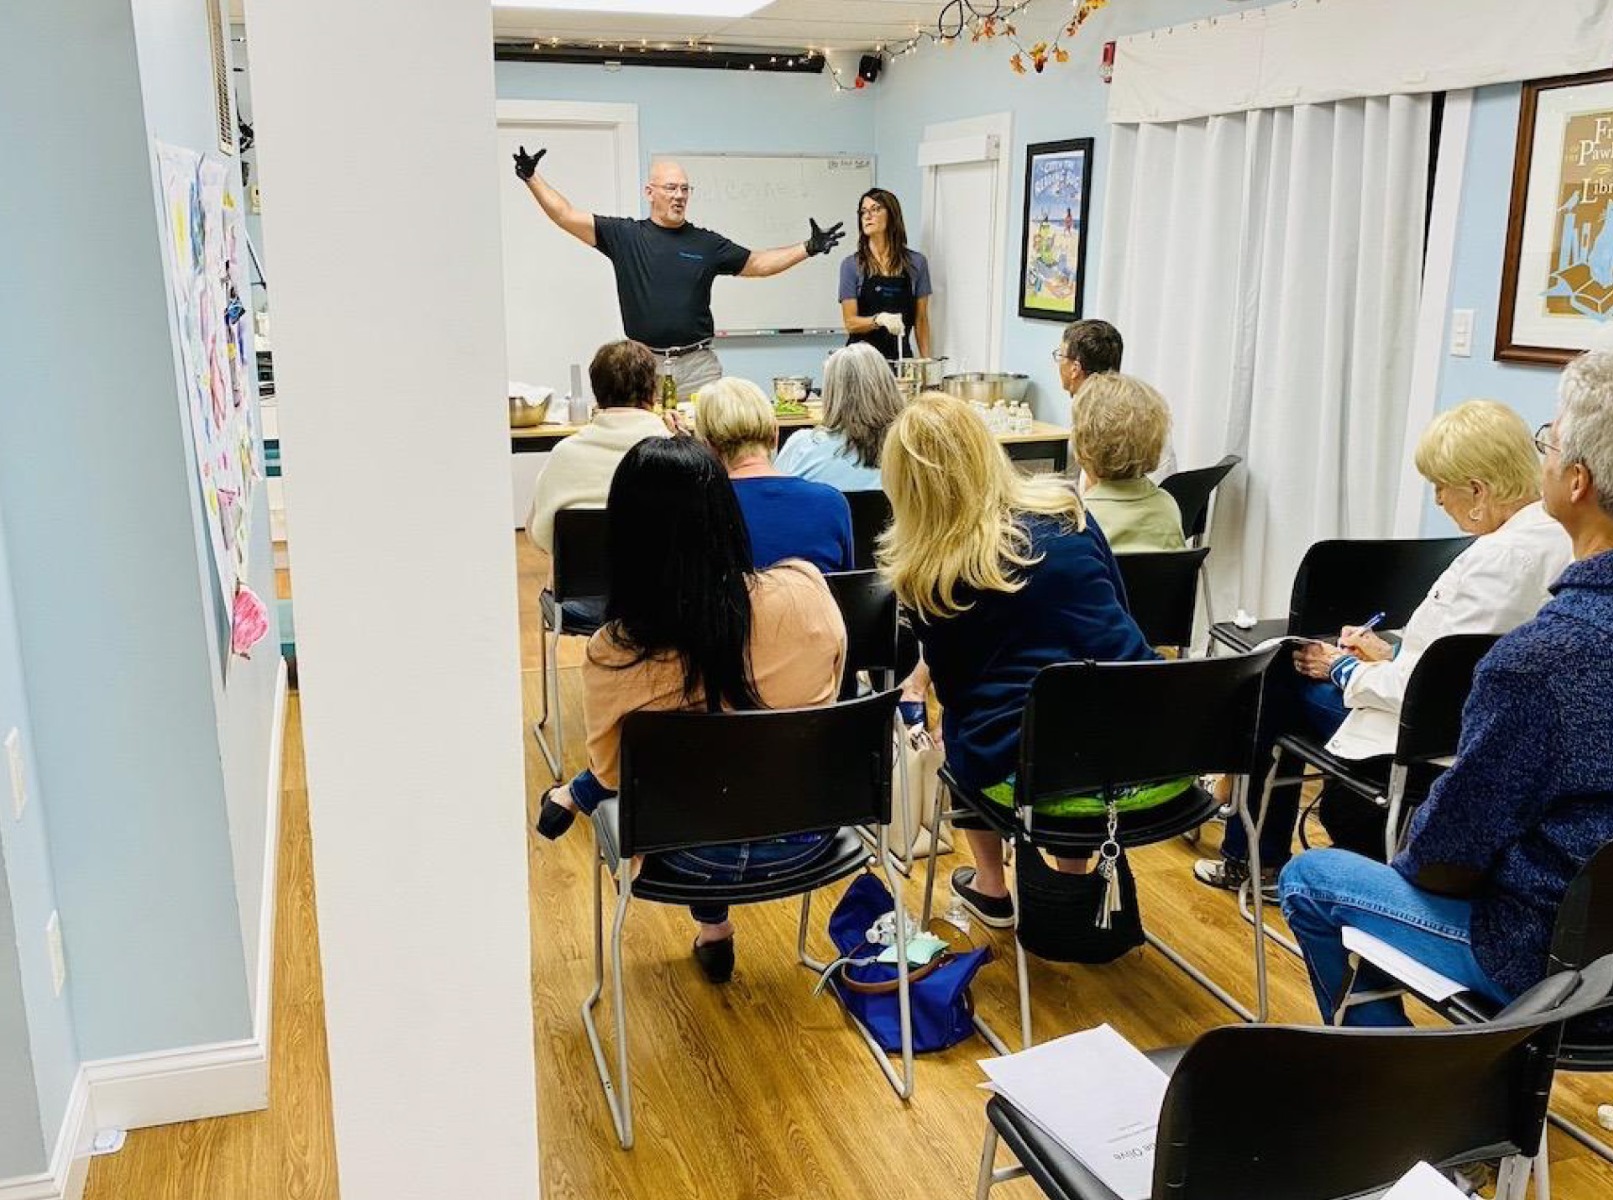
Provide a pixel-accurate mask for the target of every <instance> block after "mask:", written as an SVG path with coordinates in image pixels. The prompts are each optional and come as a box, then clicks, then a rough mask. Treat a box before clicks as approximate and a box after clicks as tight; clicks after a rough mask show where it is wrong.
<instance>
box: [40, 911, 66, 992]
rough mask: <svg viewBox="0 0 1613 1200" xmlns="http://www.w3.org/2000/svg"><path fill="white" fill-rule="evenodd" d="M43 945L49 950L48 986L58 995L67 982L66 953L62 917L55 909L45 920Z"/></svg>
mask: <svg viewBox="0 0 1613 1200" xmlns="http://www.w3.org/2000/svg"><path fill="white" fill-rule="evenodd" d="M45 946H46V948H47V949H48V950H49V951H50V986H51V987H53V988H54V989H56V994H57V995H58V996H60V995H61V994H62V988H63V987H65V986H66V984H67V955H66V954H65V953H64V952H63V951H62V918H61V915H60V914H58V913H57V912H56V910H55V909H52V910H51V914H50V920H48V921H46V922H45Z"/></svg>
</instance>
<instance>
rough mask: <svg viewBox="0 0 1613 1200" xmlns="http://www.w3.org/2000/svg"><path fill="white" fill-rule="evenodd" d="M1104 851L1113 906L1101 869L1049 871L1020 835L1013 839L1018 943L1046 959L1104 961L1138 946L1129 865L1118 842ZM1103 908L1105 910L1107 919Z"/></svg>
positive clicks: (1138, 923) (1139, 918)
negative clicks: (1115, 892)
mask: <svg viewBox="0 0 1613 1200" xmlns="http://www.w3.org/2000/svg"><path fill="white" fill-rule="evenodd" d="M1109 854H1110V861H1112V863H1113V865H1114V872H1115V879H1116V882H1117V883H1118V897H1119V907H1118V908H1115V907H1112V901H1111V896H1110V882H1109V878H1108V876H1106V875H1105V874H1103V873H1102V872H1101V871H1099V870H1093V871H1090V872H1088V873H1087V874H1085V875H1069V874H1066V873H1065V872H1063V871H1058V870H1055V869H1054V868H1053V867H1052V866H1051V865H1050V864H1049V863H1048V862H1047V860H1045V859H1044V858H1043V857H1042V854H1041V851H1039V850H1038V849H1037V848H1036V847H1035V846H1034V845H1032V844H1031V843H1030V842H1029V841H1028V840H1027V839H1026V838H1025V837H1024V836H1023V835H1020V836H1016V837H1015V839H1014V875H1015V879H1016V881H1017V882H1018V885H1019V925H1018V930H1017V932H1018V937H1019V942H1020V945H1022V946H1024V947H1025V949H1027V950H1029V951H1030V952H1031V953H1032V954H1034V955H1036V957H1037V958H1045V959H1047V960H1048V961H1049V962H1071V963H1107V962H1113V961H1114V960H1115V959H1117V958H1119V957H1120V956H1121V955H1122V954H1125V953H1126V952H1127V951H1128V950H1133V949H1136V948H1137V947H1138V946H1141V945H1142V944H1143V922H1142V912H1141V910H1140V909H1139V908H1138V906H1137V880H1136V877H1135V876H1134V875H1133V874H1132V873H1131V863H1130V862H1129V861H1127V859H1126V852H1125V851H1124V850H1121V849H1120V848H1119V847H1118V846H1115V847H1114V851H1112V852H1109ZM1105 908H1109V913H1108V920H1107V922H1105V921H1104V920H1103V910H1104V909H1105Z"/></svg>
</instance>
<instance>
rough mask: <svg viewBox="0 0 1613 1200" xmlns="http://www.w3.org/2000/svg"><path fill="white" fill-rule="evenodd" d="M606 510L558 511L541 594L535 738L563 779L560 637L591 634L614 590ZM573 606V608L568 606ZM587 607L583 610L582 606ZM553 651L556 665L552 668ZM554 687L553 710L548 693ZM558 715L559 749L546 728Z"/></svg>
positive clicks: (556, 734)
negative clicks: (539, 708) (548, 576)
mask: <svg viewBox="0 0 1613 1200" xmlns="http://www.w3.org/2000/svg"><path fill="white" fill-rule="evenodd" d="M605 530H606V522H605V510H604V509H602V508H562V509H561V510H560V511H559V512H557V513H555V515H554V555H553V561H552V563H551V568H552V576H553V582H552V584H551V586H550V587H547V588H545V589H544V590H543V593H542V594H541V595H540V596H539V597H538V606H539V608H541V609H542V612H543V628H542V630H540V631H539V635H538V646H539V649H540V650H542V657H541V658H540V659H539V664H540V670H541V672H542V687H543V715H542V716H540V717H539V718H538V719H537V720H536V721H534V722H533V723H532V736H533V737H535V738H537V740H538V749H539V750H542V751H543V757H544V758H545V759H547V760H548V762H549V771H550V773H551V774H552V775H553V776H554V778H555V782H557V783H558V782H559V781H560V780H561V779H562V778H563V776H564V771H565V757H566V732H565V728H564V725H563V721H562V716H561V708H562V706H561V703H560V663H559V655H560V639H561V638H562V637H564V636H568V635H570V636H575V637H590V636H592V635H593V633H594V631H595V630H596V629H598V628H599V625H600V618H601V615H602V614H603V612H604V608H605V593H606V592H607V591H609V590H610V559H609V557H608V556H607V553H606V546H605ZM567 605H571V606H572V607H571V609H570V610H569V611H568V610H567V608H566V606H567ZM579 609H581V610H582V611H581V612H579V611H578V610H579ZM551 655H553V656H554V658H555V666H554V669H553V670H550V667H549V658H550V656H551ZM551 686H552V687H553V689H554V700H553V707H552V708H551V704H550V699H549V691H550V688H551ZM551 711H552V712H553V713H554V747H553V749H551V748H550V746H549V740H548V739H547V738H546V737H545V736H544V733H543V730H544V726H546V725H547V724H548V723H549V714H550V712H551Z"/></svg>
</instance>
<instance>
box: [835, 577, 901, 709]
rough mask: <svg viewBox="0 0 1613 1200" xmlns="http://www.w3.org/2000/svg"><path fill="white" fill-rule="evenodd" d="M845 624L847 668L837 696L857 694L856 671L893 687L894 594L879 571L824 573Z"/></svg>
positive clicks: (894, 665) (843, 698) (895, 628)
mask: <svg viewBox="0 0 1613 1200" xmlns="http://www.w3.org/2000/svg"><path fill="white" fill-rule="evenodd" d="M823 578H824V580H825V582H827V583H828V585H829V590H830V591H831V592H832V593H834V598H835V603H836V604H837V605H839V606H840V616H841V618H842V619H843V620H844V621H845V623H846V667H845V674H844V677H843V679H842V682H841V685H840V698H841V699H842V700H849V699H851V698H852V697H853V696H855V695H856V694H857V673H858V672H859V671H867V672H868V673H869V675H870V676H877V677H878V678H879V679H880V680H881V681H882V682H881V684H880V685H879V686H882V687H886V688H889V687H894V686H895V684H896V682H897V680H896V678H895V676H896V635H897V607H896V593H895V592H893V591H892V590H891V585H890V584H889V582H887V581H886V579H885V578H884V576H882V575H881V574H880V573H879V572H878V571H862V570H858V571H835V572H833V573H831V574H828V575H825V576H824V577H823Z"/></svg>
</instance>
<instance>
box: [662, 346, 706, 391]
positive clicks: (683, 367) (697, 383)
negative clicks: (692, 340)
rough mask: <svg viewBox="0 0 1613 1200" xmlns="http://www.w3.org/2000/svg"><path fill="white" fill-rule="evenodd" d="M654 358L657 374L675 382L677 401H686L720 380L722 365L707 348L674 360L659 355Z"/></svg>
mask: <svg viewBox="0 0 1613 1200" xmlns="http://www.w3.org/2000/svg"><path fill="white" fill-rule="evenodd" d="M655 358H656V362H657V364H658V365H659V368H660V369H659V371H658V374H661V375H671V376H672V378H673V379H675V380H676V381H677V384H678V399H679V400H687V399H688V398H689V396H690V394H691V393H693V392H695V391H698V390H699V389H700V388H703V387H705V386H706V384H708V383H716V382H717V380H719V379H721V378H722V363H721V362H720V361H718V358H717V354H716V352H715V351H713V350H712V349H711V347H709V346H707V347H706V348H705V349H703V350H691V351H690V352H689V353H688V354H680V355H678V356H677V357H676V358H668V357H666V356H665V355H661V354H657V355H656V356H655Z"/></svg>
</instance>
